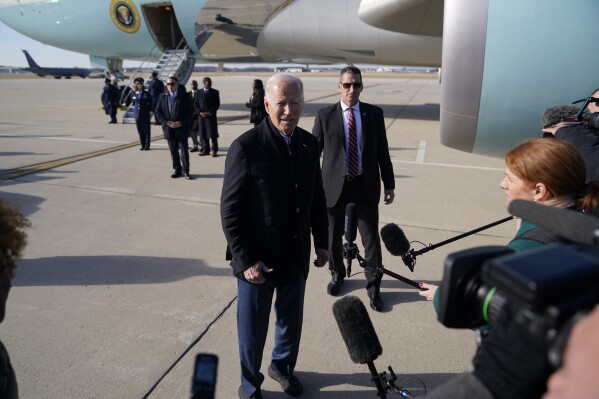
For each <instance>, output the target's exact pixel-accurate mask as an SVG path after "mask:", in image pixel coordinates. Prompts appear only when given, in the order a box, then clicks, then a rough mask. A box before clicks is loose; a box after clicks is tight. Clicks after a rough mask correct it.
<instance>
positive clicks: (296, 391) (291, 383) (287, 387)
mask: <svg viewBox="0 0 599 399" xmlns="http://www.w3.org/2000/svg"><path fill="white" fill-rule="evenodd" d="M268 375H269V376H270V378H272V379H273V380H275V381H277V382H278V383H279V384H281V388H283V392H285V393H286V394H287V395H289V396H294V397H295V396H300V395H301V394H302V392H303V391H304V387H303V386H302V383H301V382H299V380H298V379H297V377H296V376H294V375H284V374H281V373H279V372H278V371H276V370H275V369H273V368H272V364H271V365H270V366H268Z"/></svg>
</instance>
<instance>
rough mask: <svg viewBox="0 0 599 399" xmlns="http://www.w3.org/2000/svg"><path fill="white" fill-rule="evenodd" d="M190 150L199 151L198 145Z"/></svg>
mask: <svg viewBox="0 0 599 399" xmlns="http://www.w3.org/2000/svg"><path fill="white" fill-rule="evenodd" d="M189 152H198V147H193V148H192V149H191V150H189Z"/></svg>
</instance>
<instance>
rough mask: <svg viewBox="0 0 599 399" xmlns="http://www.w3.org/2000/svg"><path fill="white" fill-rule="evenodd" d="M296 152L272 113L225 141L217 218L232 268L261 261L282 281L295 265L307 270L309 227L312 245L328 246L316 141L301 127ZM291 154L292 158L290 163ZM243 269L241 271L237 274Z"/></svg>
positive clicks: (237, 271) (236, 270)
mask: <svg viewBox="0 0 599 399" xmlns="http://www.w3.org/2000/svg"><path fill="white" fill-rule="evenodd" d="M293 136H294V137H293V140H294V141H295V142H294V144H293V145H294V148H295V151H294V154H295V157H294V158H290V156H289V155H288V152H287V146H286V144H285V142H284V140H283V139H282V138H281V137H280V136H279V133H278V132H277V131H276V130H275V128H274V126H273V125H272V123H271V122H270V118H265V119H264V120H263V121H262V123H261V124H260V125H259V126H257V127H255V128H253V129H251V130H249V131H248V132H246V133H244V134H242V135H241V136H239V137H238V138H237V139H236V140H235V141H234V142H233V143H232V144H231V146H230V147H229V150H228V153H227V160H226V162H225V177H224V180H223V189H222V195H221V221H222V226H223V231H224V233H225V236H226V238H227V243H228V246H229V249H230V251H231V254H232V255H233V261H232V262H231V266H232V267H233V273H234V274H235V275H236V276H238V277H240V278H243V277H242V276H243V271H244V270H246V269H248V268H249V267H250V266H252V265H253V264H255V263H256V262H257V261H259V260H260V261H262V262H264V264H265V265H266V266H267V267H269V268H272V269H274V271H273V272H272V273H269V274H267V278H272V279H273V280H274V281H275V283H276V284H284V283H285V282H286V281H288V279H289V278H290V277H291V273H292V272H293V270H294V269H295V268H296V267H301V268H302V269H303V271H304V273H305V276H307V275H308V269H309V261H310V248H311V242H310V232H312V235H313V236H314V246H315V248H327V247H328V221H327V211H326V204H325V197H324V190H323V187H322V175H321V171H320V162H319V157H318V143H317V142H316V139H315V138H314V137H313V136H312V135H311V134H310V133H308V132H306V131H305V130H303V129H300V128H299V127H298V128H296V129H295V132H294V133H293ZM290 159H295V162H294V163H293V164H292V163H291V161H290ZM240 273H241V275H240Z"/></svg>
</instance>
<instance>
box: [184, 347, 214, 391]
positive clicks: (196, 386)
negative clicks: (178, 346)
mask: <svg viewBox="0 0 599 399" xmlns="http://www.w3.org/2000/svg"><path fill="white" fill-rule="evenodd" d="M217 369H218V356H216V355H212V354H209V353H198V354H197V356H196V361H195V366H194V368H193V378H192V380H191V397H190V398H191V399H214V392H215V391H216V373H217Z"/></svg>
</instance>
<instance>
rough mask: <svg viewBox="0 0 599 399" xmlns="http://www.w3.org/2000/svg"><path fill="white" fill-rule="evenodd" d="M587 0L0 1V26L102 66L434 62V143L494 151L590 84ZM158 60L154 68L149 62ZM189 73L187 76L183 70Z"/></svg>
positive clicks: (532, 129)
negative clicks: (177, 55)
mask: <svg viewBox="0 0 599 399" xmlns="http://www.w3.org/2000/svg"><path fill="white" fill-rule="evenodd" d="M598 9H599V2H597V1H596V0H571V1H569V2H564V1H563V0H527V1H524V2H522V1H521V0H394V1H390V0H327V1H322V0H261V1H257V0H202V1H197V0H170V1H162V0H160V1H159V0H111V1H110V2H109V3H108V2H99V1H94V2H86V4H85V5H81V2H80V1H78V0H52V1H46V0H0V21H2V22H4V23H5V24H7V25H8V26H10V27H11V28H13V29H15V30H17V31H19V32H21V33H23V34H25V35H27V36H29V37H31V38H33V39H36V40H39V41H41V42H43V43H45V44H49V45H52V46H56V47H60V48H63V49H67V50H71V51H76V52H80V53H86V54H90V61H91V63H92V66H97V67H101V68H104V69H108V70H110V71H118V70H119V69H120V68H121V67H122V60H123V58H126V59H141V60H151V61H156V60H157V59H159V58H160V57H161V56H162V55H163V53H165V52H166V51H167V50H169V49H185V51H186V54H185V55H184V56H183V58H187V57H189V58H187V59H188V61H189V62H188V67H189V66H191V68H192V69H193V65H194V64H195V62H204V63H205V62H218V63H224V62H235V63H258V62H293V63H301V64H323V63H348V64H357V63H363V64H378V65H404V66H430V67H440V66H442V67H443V68H442V73H441V107H440V109H441V112H440V120H441V124H440V125H441V128H440V130H441V131H440V134H441V142H442V143H443V144H444V145H446V146H449V147H451V148H455V149H458V150H461V151H467V152H472V153H477V154H483V155H489V156H495V157H502V156H503V154H504V153H505V152H506V151H507V150H508V149H509V148H511V147H512V146H513V145H515V144H516V143H517V142H519V141H521V140H522V139H525V138H529V137H542V132H541V126H540V122H539V120H540V116H541V114H542V113H543V111H544V110H545V109H546V108H547V107H549V106H552V105H560V104H567V103H570V102H572V101H574V100H576V99H579V98H581V97H585V96H587V95H589V94H590V93H591V92H592V90H593V89H595V88H597V87H599V75H595V74H593V73H592V72H591V71H592V69H593V67H594V66H595V65H599V63H598V61H599V59H598V58H599V55H596V54H595V52H594V51H592V47H591V45H590V44H587V43H588V42H590V41H592V37H593V33H594V31H593V27H594V23H593V21H592V16H593V15H595V13H594V11H598ZM159 64H160V62H159V63H158V65H159ZM189 73H191V72H189Z"/></svg>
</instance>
